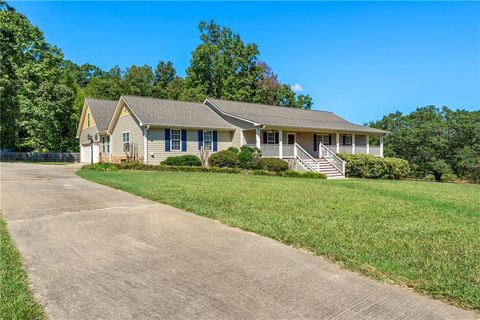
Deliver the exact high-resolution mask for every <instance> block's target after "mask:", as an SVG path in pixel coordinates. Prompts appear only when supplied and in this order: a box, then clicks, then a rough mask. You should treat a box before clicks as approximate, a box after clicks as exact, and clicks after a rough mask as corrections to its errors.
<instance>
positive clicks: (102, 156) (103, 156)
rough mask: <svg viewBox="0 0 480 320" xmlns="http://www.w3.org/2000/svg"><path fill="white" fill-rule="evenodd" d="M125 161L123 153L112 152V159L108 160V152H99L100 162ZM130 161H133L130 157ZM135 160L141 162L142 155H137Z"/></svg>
mask: <svg viewBox="0 0 480 320" xmlns="http://www.w3.org/2000/svg"><path fill="white" fill-rule="evenodd" d="M126 161H127V157H126V156H125V155H124V154H112V161H110V156H109V155H108V154H105V153H101V154H100V162H112V163H122V162H126ZM130 161H131V162H133V159H131V160H130ZM136 162H141V163H143V155H142V156H138V158H137V159H136Z"/></svg>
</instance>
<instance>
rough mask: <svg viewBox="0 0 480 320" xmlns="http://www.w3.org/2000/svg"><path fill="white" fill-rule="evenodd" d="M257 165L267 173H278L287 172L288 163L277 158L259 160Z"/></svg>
mask: <svg viewBox="0 0 480 320" xmlns="http://www.w3.org/2000/svg"><path fill="white" fill-rule="evenodd" d="M258 165H259V167H260V168H261V169H264V170H268V171H274V172H279V171H287V170H288V163H287V162H286V161H283V160H281V159H277V158H261V159H260V161H259V162H258Z"/></svg>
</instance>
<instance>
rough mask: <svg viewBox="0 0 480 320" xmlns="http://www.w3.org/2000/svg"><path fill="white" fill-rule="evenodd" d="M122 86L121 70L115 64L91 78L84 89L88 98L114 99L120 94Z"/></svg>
mask: <svg viewBox="0 0 480 320" xmlns="http://www.w3.org/2000/svg"><path fill="white" fill-rule="evenodd" d="M123 88H124V84H123V79H122V71H121V70H120V67H118V66H115V67H113V68H112V69H110V71H108V72H105V73H103V74H102V75H101V76H99V77H94V78H92V79H91V80H90V82H89V83H88V84H87V86H86V87H85V89H84V90H85V95H86V96H87V97H89V98H98V99H110V100H116V99H118V98H120V96H121V95H122V93H123Z"/></svg>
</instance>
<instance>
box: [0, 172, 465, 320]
mask: <svg viewBox="0 0 480 320" xmlns="http://www.w3.org/2000/svg"><path fill="white" fill-rule="evenodd" d="M77 168H78V166H49V165H34V164H23V163H2V164H1V208H2V210H3V214H4V217H5V218H6V220H7V222H8V228H9V231H10V234H11V236H12V238H13V240H14V241H15V243H16V244H17V246H18V248H19V250H20V252H21V254H22V256H23V258H24V260H25V263H26V268H27V272H28V274H29V276H30V280H31V284H32V288H33V291H34V293H35V296H36V297H37V299H38V300H39V301H40V303H41V304H42V305H43V306H44V308H45V311H46V313H47V315H48V317H49V318H50V319H153V318H155V319H357V320H358V319H422V320H423V319H473V318H475V315H474V314H473V313H470V312H466V311H463V310H460V309H458V308H455V307H452V306H450V305H448V304H445V303H442V302H439V301H434V300H431V299H429V298H426V297H424V296H421V295H418V294H416V293H413V292H411V291H409V290H406V289H404V288H399V287H396V286H392V285H387V284H382V283H378V282H376V281H373V280H370V279H367V278H365V277H363V276H360V275H358V274H356V273H353V272H349V271H345V270H341V269H339V268H338V267H336V266H335V265H333V264H331V263H329V262H326V261H325V260H323V259H322V258H319V257H315V256H313V255H311V254H309V253H307V252H304V251H302V250H297V249H294V248H290V247H288V246H285V245H282V244H280V243H277V242H275V241H273V240H270V239H266V238H263V237H260V236H257V235H255V234H252V233H248V232H243V231H240V230H237V229H232V228H228V227H226V226H224V225H222V224H220V223H218V222H216V221H213V220H210V219H207V218H202V217H199V216H196V215H194V214H190V213H187V212H185V211H182V210H178V209H175V208H172V207H170V206H167V205H161V204H158V203H155V202H152V201H148V200H144V199H142V198H139V197H136V196H133V195H130V194H128V193H125V192H122V191H118V190H114V189H110V188H108V187H104V186H100V185H97V184H95V183H91V182H88V181H85V180H83V179H81V178H78V177H77V176H75V174H74V172H75V171H76V169H77ZM179 196H181V195H179Z"/></svg>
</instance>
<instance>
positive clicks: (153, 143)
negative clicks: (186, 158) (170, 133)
mask: <svg viewBox="0 0 480 320" xmlns="http://www.w3.org/2000/svg"><path fill="white" fill-rule="evenodd" d="M234 136H235V131H218V130H217V147H218V151H221V150H226V149H228V148H229V147H231V146H232V145H233V144H232V140H233V138H234ZM147 138H148V163H149V164H159V163H160V162H161V161H163V160H165V159H166V158H167V157H172V156H181V155H186V154H193V155H196V156H198V155H199V150H198V130H191V129H188V130H187V151H165V129H164V128H150V129H149V130H148V132H147ZM152 154H153V157H152Z"/></svg>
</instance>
